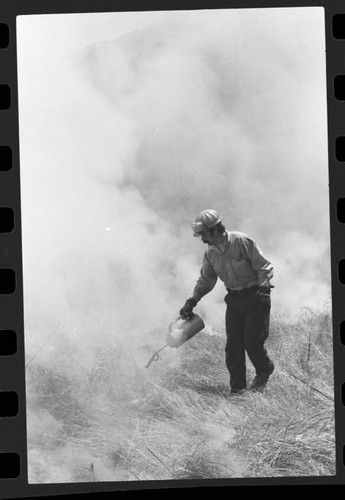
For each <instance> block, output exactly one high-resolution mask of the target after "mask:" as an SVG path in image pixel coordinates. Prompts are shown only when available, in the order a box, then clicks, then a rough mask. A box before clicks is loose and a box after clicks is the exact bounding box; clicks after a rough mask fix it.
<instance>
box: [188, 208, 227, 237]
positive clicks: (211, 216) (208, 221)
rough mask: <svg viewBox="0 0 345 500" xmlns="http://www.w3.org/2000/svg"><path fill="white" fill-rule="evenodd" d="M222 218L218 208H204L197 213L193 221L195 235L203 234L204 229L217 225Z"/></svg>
mask: <svg viewBox="0 0 345 500" xmlns="http://www.w3.org/2000/svg"><path fill="white" fill-rule="evenodd" d="M221 220H222V217H221V216H220V215H219V213H218V212H217V211H216V210H213V209H212V208H209V209H208V210H203V211H202V212H200V214H199V215H197V217H196V218H195V222H193V223H192V230H193V233H194V234H193V236H195V237H198V236H201V233H202V231H205V230H206V229H210V228H211V227H214V226H216V225H217V224H218V223H219V222H220V221H221Z"/></svg>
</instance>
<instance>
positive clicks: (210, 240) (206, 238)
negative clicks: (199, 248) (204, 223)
mask: <svg viewBox="0 0 345 500" xmlns="http://www.w3.org/2000/svg"><path fill="white" fill-rule="evenodd" d="M201 240H202V242H203V243H205V244H207V245H214V244H215V243H216V241H217V231H212V230H210V229H205V230H204V231H202V233H201Z"/></svg>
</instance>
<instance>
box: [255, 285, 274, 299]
mask: <svg viewBox="0 0 345 500" xmlns="http://www.w3.org/2000/svg"><path fill="white" fill-rule="evenodd" d="M258 294H259V295H261V296H262V297H270V295H271V287H269V286H259V290H258Z"/></svg>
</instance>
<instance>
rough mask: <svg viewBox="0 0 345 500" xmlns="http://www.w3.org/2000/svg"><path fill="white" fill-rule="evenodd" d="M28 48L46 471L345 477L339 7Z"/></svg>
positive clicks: (32, 422)
mask: <svg viewBox="0 0 345 500" xmlns="http://www.w3.org/2000/svg"><path fill="white" fill-rule="evenodd" d="M17 47H18V59H17V69H18V103H19V145H20V188H21V193H20V194H21V224H22V227H21V231H22V262H23V293H24V296H23V300H24V333H25V387H26V414H27V420H26V428H27V449H28V456H27V459H28V478H29V483H30V484H42V483H46V484H48V483H49V484H55V483H88V482H113V481H114V482H130V481H131V482H132V481H138V482H139V483H140V482H142V481H166V480H176V481H178V480H203V479H236V478H242V479H243V478H282V477H283V478H291V477H316V476H319V477H320V476H323V477H324V476H334V475H335V473H336V467H335V465H336V464H335V422H334V372H333V342H332V294H331V258H330V216H329V180H328V174H329V171H328V138H327V99H326V54H325V19H324V10H323V8H321V7H286V8H283V7H280V8H259V9H258V8H243V9H231V8H230V9H200V10H185V11H182V10H170V11H167V10H166V11H165V10H162V11H140V12H103V13H101V12H99V13H96V12H90V13H83V14H77V13H75V14H35V15H33V14H32V15H20V16H18V17H17Z"/></svg>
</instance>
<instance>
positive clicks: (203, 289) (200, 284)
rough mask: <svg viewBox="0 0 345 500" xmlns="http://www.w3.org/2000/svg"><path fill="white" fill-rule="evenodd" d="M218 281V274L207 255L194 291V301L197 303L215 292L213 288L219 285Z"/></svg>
mask: <svg viewBox="0 0 345 500" xmlns="http://www.w3.org/2000/svg"><path fill="white" fill-rule="evenodd" d="M217 279H218V276H217V273H216V271H215V270H214V268H213V266H212V264H211V263H210V261H209V260H208V258H207V255H206V253H205V255H204V259H203V262H202V267H201V270H200V276H199V278H198V280H197V282H196V284H195V287H194V290H193V294H192V299H193V300H195V301H196V302H199V300H200V299H201V298H202V297H203V296H204V295H206V294H207V293H209V292H210V291H211V290H213V288H214V287H215V285H216V283H217Z"/></svg>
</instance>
